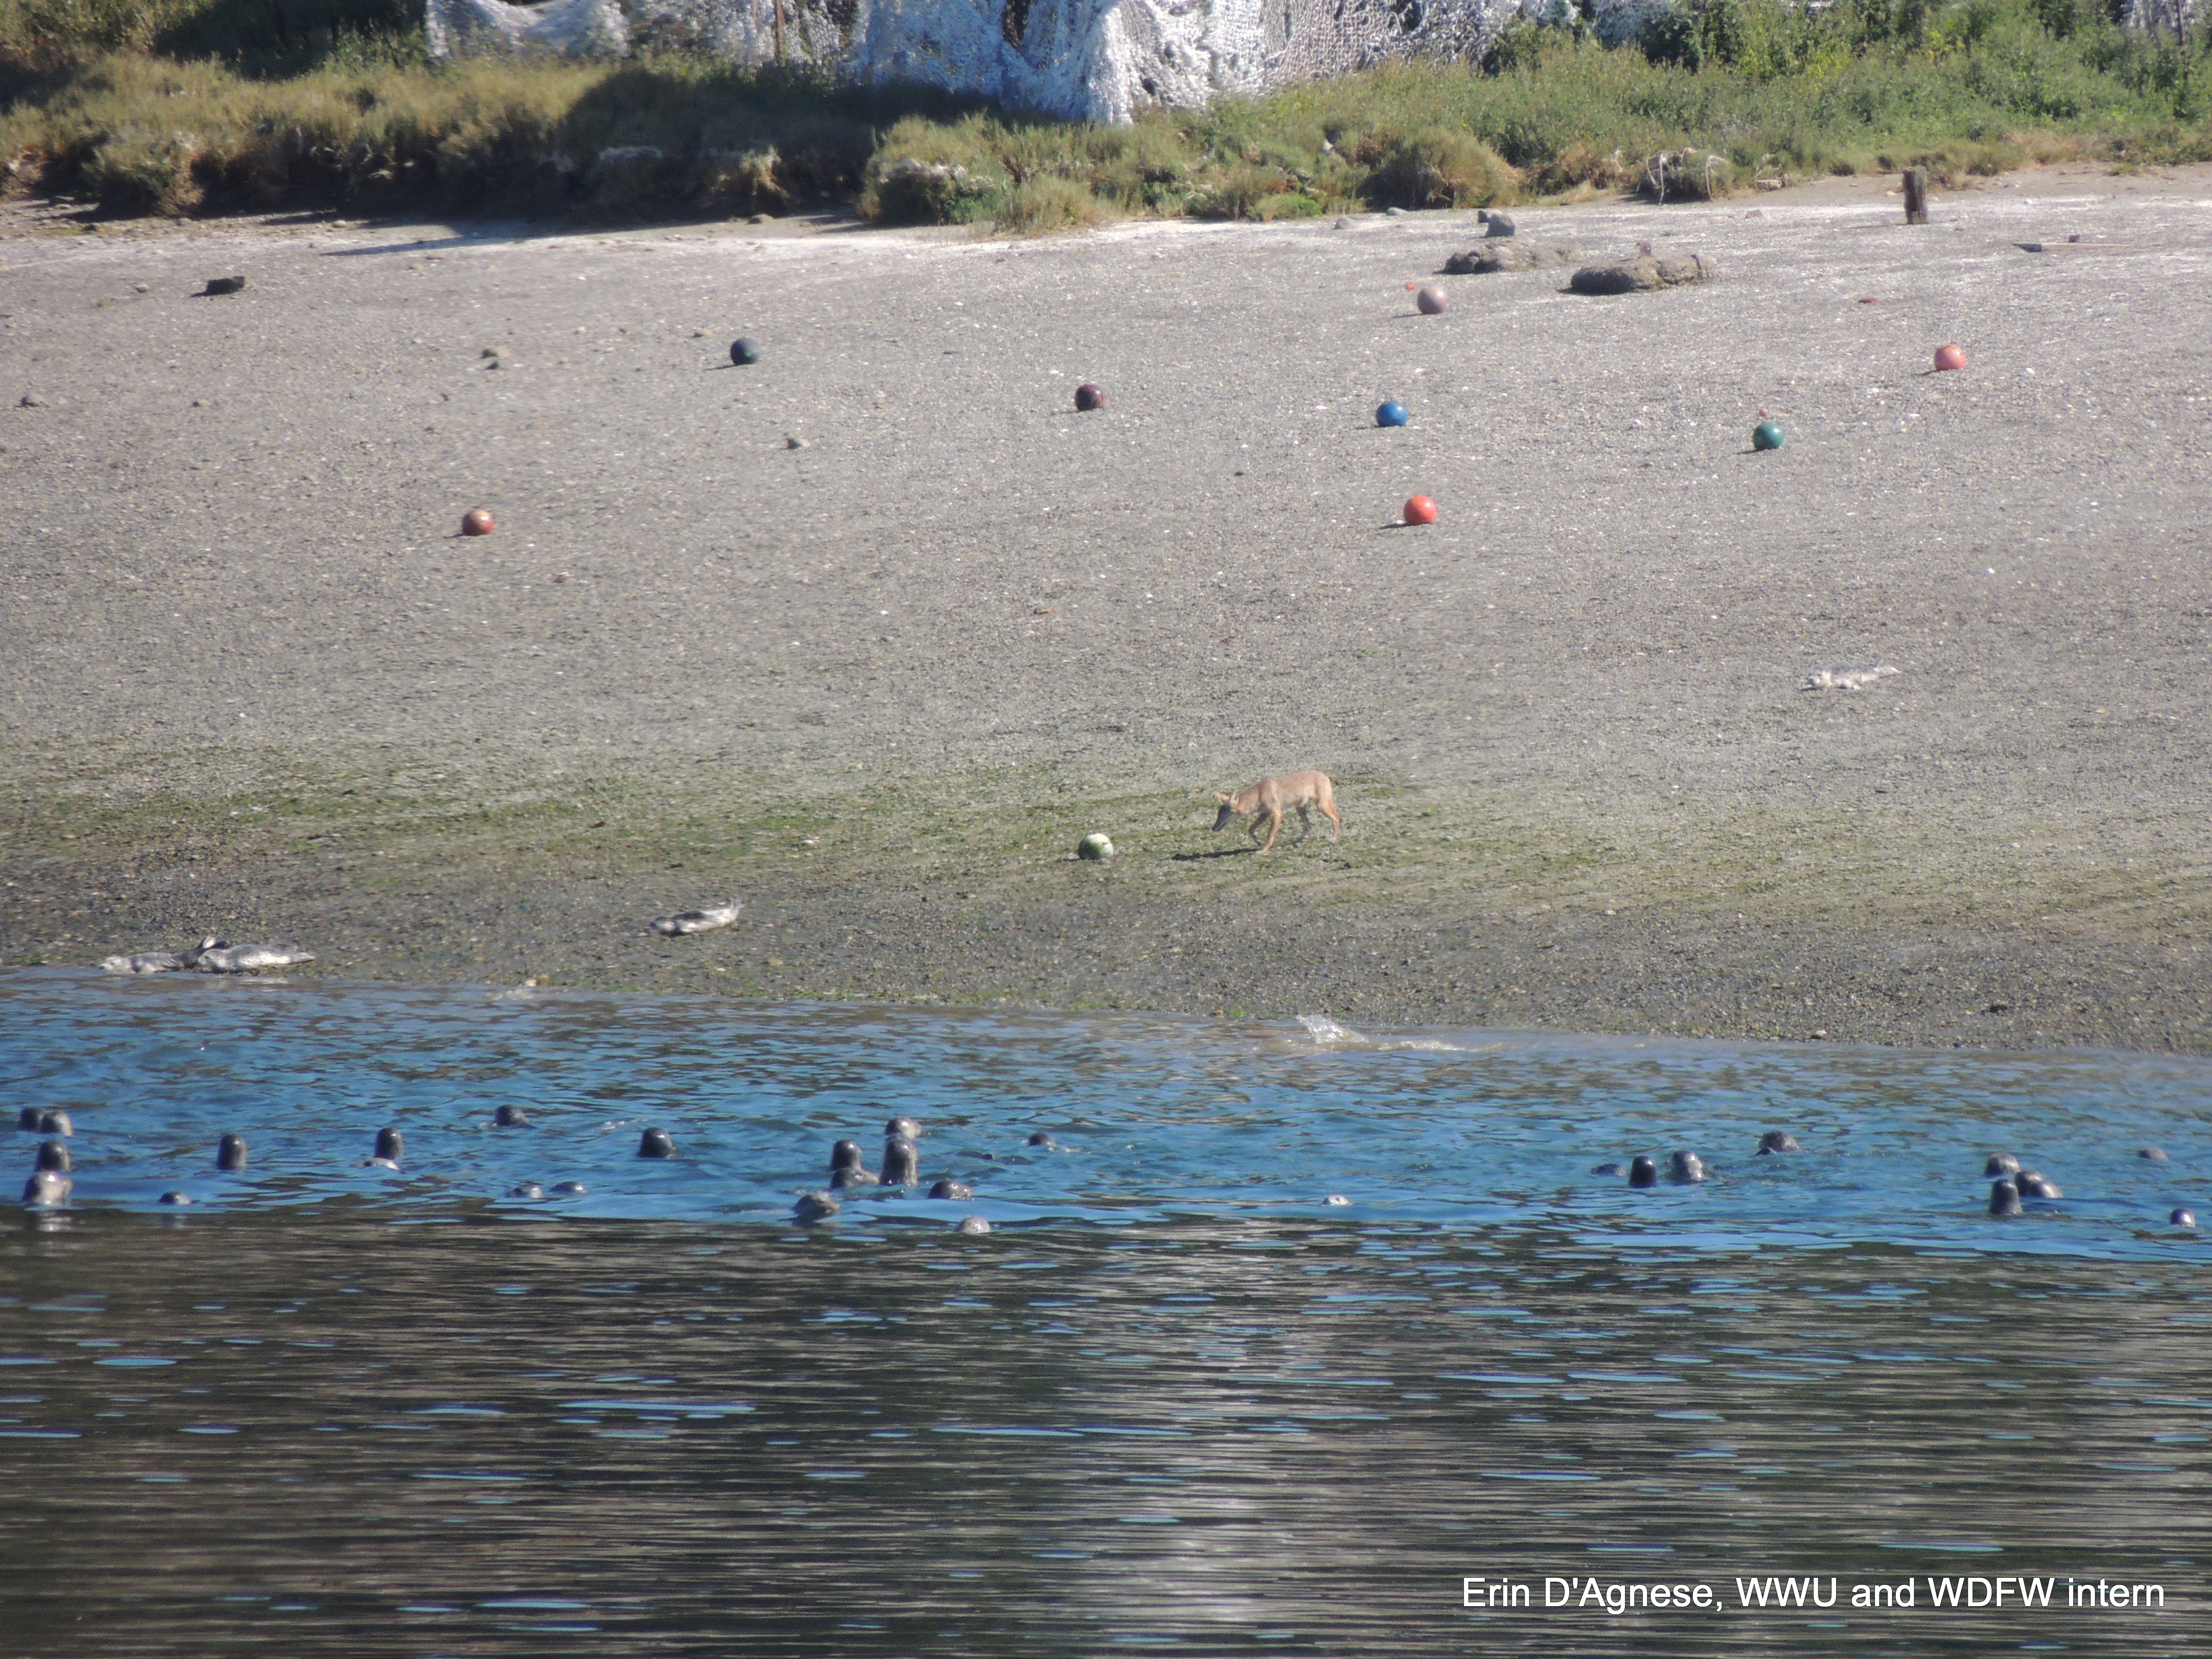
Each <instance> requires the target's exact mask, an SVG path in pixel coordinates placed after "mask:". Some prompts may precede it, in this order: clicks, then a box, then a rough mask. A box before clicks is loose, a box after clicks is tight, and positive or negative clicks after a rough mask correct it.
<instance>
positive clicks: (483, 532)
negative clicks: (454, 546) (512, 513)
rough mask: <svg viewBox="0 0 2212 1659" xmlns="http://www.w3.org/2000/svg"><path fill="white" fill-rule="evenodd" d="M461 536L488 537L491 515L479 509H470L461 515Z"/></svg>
mask: <svg viewBox="0 0 2212 1659" xmlns="http://www.w3.org/2000/svg"><path fill="white" fill-rule="evenodd" d="M461 534H463V535H464V536H489V535H490V534H491V514H490V513H487V512H485V511H484V510H483V508H482V507H471V508H470V509H469V510H468V511H467V512H465V513H462V514H461Z"/></svg>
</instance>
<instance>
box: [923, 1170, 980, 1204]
mask: <svg viewBox="0 0 2212 1659" xmlns="http://www.w3.org/2000/svg"><path fill="white" fill-rule="evenodd" d="M929 1195H930V1196H931V1197H932V1198H951V1199H958V1200H962V1201H963V1202H964V1201H965V1200H969V1199H971V1198H973V1197H975V1188H972V1187H970V1186H969V1184H968V1183H967V1182H964V1181H955V1180H953V1179H951V1177H950V1176H947V1177H946V1178H945V1179H944V1180H942V1181H940V1182H938V1183H937V1184H936V1185H935V1186H934V1187H932V1188H930V1189H929Z"/></svg>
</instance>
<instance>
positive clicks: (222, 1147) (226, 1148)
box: [215, 1135, 246, 1170]
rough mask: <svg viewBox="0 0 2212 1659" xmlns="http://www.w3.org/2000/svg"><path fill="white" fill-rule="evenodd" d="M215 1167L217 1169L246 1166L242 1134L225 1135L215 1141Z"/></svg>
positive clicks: (240, 1168)
mask: <svg viewBox="0 0 2212 1659" xmlns="http://www.w3.org/2000/svg"><path fill="white" fill-rule="evenodd" d="M215 1167H216V1169H218V1170H242V1169H244V1168H245V1167H246V1137H245V1136H244V1135H225V1136H224V1137H223V1138H222V1139H221V1140H218V1141H217V1142H216V1145H215Z"/></svg>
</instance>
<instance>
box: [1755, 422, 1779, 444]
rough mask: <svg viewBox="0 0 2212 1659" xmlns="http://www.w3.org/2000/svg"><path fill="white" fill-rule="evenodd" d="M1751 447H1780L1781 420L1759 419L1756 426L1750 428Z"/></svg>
mask: <svg viewBox="0 0 2212 1659" xmlns="http://www.w3.org/2000/svg"><path fill="white" fill-rule="evenodd" d="M1751 447H1753V449H1779V448H1781V447H1782V422H1779V421H1761V422H1759V424H1758V425H1757V426H1755V427H1753V428H1752V429H1751Z"/></svg>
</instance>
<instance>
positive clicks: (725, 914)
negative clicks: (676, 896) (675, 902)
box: [653, 899, 745, 939]
mask: <svg viewBox="0 0 2212 1659" xmlns="http://www.w3.org/2000/svg"><path fill="white" fill-rule="evenodd" d="M744 908H745V907H744V901H743V900H741V899H724V900H723V901H722V902H720V904H711V905H708V906H707V907H705V908H702V909H698V910H678V912H677V913H676V914H675V915H672V916H656V917H655V918H653V932H654V933H664V934H665V935H666V936H667V937H669V938H670V939H676V938H678V937H680V936H682V935H683V934H685V933H713V932H714V930H715V929H716V928H717V927H728V926H729V925H730V924H731V923H732V922H733V921H736V920H737V919H738V911H740V910H742V909H744Z"/></svg>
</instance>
